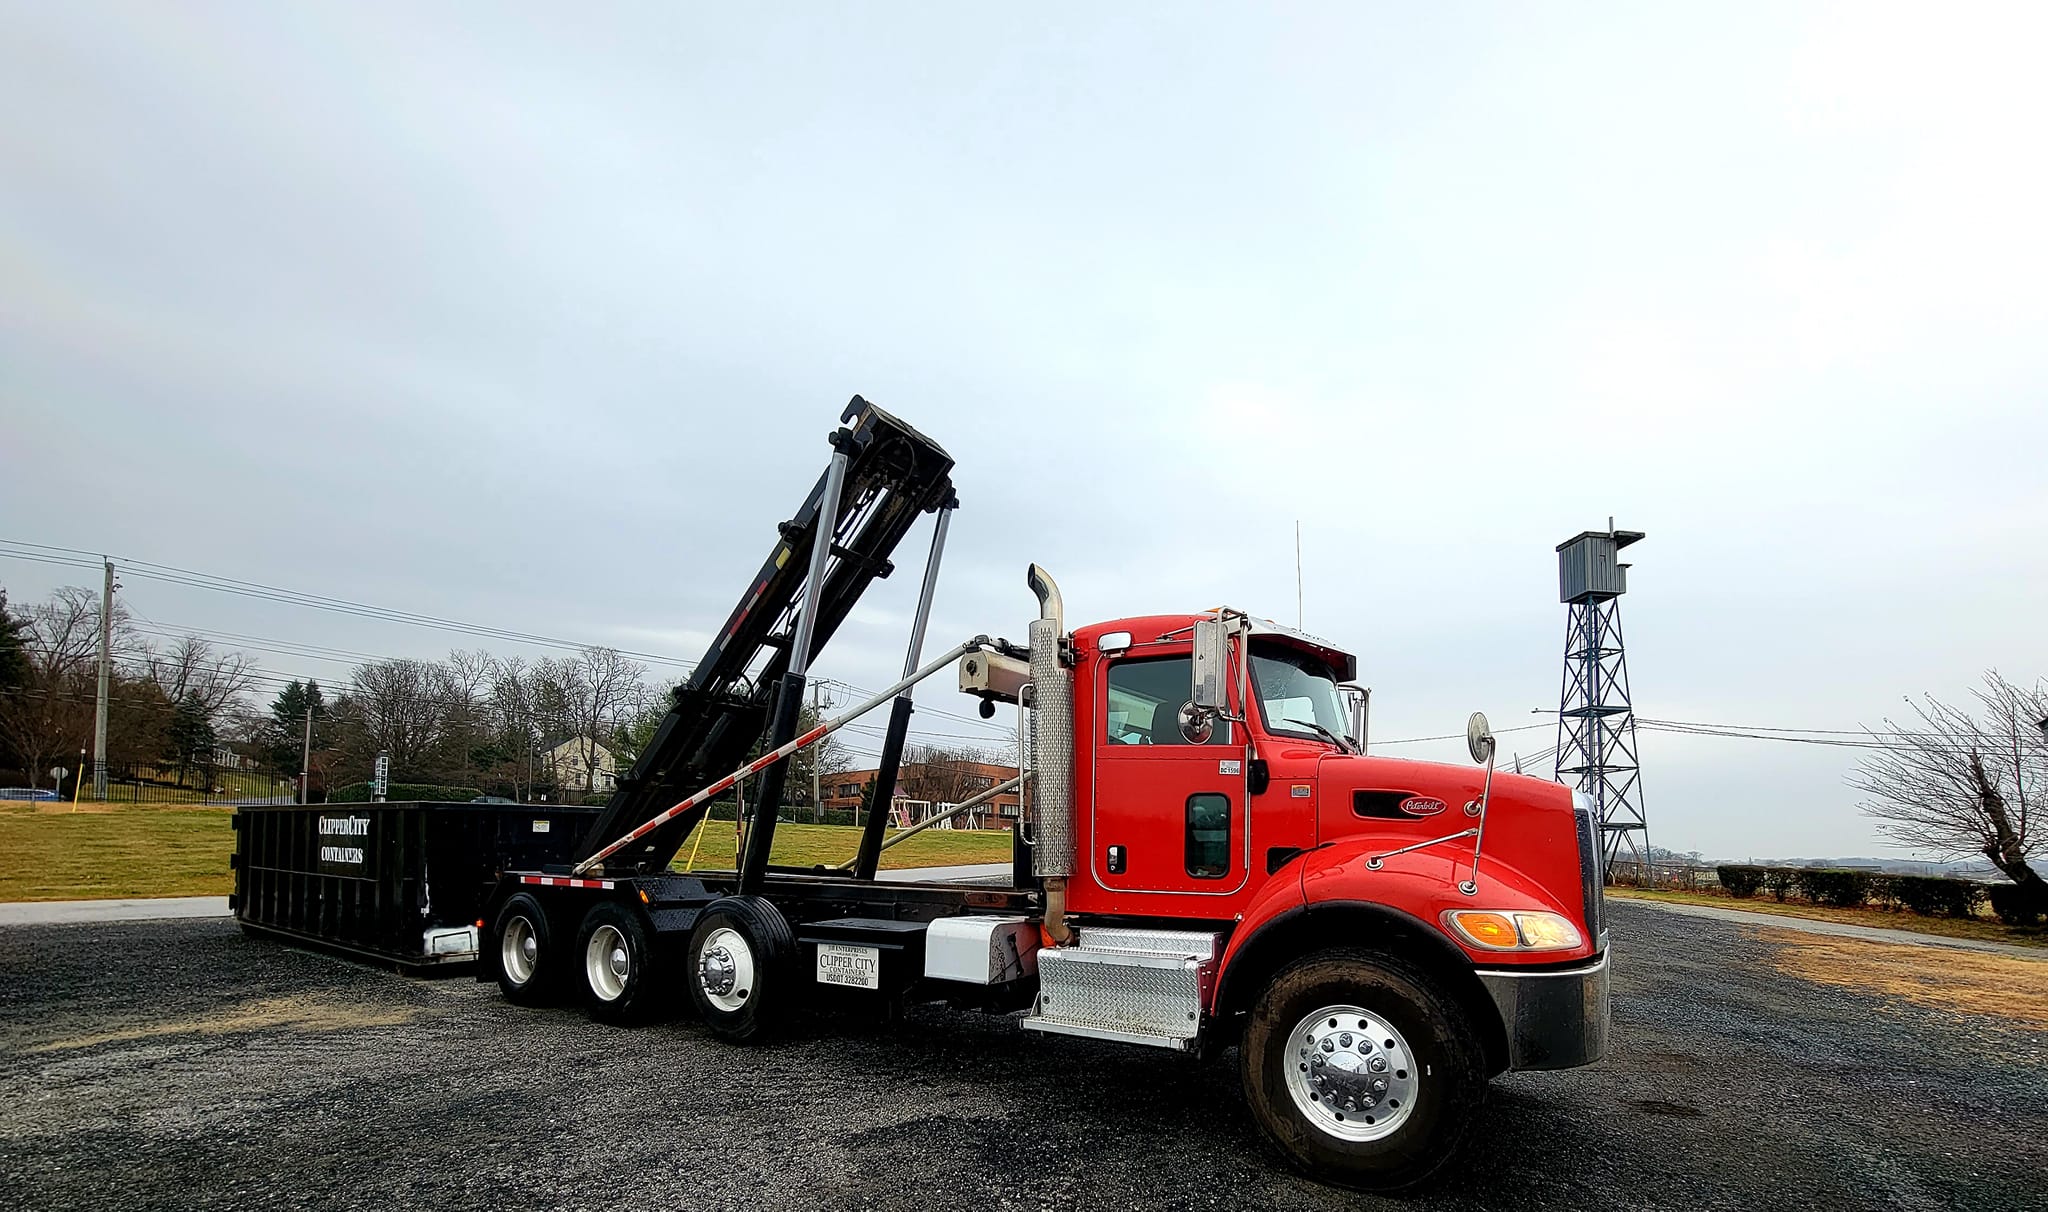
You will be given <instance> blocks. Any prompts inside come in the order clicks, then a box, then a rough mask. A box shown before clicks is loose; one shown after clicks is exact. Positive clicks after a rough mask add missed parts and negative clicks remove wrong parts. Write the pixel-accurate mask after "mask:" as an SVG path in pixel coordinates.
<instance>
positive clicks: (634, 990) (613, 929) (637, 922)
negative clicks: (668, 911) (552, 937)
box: [571, 901, 660, 1026]
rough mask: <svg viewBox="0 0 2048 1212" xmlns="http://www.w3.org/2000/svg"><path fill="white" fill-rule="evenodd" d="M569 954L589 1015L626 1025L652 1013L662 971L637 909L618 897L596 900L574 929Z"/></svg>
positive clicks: (606, 1021) (645, 926)
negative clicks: (660, 971) (657, 966)
mask: <svg viewBox="0 0 2048 1212" xmlns="http://www.w3.org/2000/svg"><path fill="white" fill-rule="evenodd" d="M571 955H572V958H573V960H574V966H575V968H576V971H577V974H578V975H579V976H580V977H581V982H580V984H581V987H582V991H583V1008H584V1010H585V1011H586V1012H587V1013H589V1015H590V1017H592V1018H594V1019H596V1020H598V1021H599V1022H604V1023H614V1024H617V1025H620V1026H625V1025H628V1024H632V1023H637V1022H641V1021H644V1020H645V1019H647V1018H648V1017H650V1016H651V1015H652V1014H653V1012H654V1010H655V1008H656V1006H657V1004H658V1003H659V1001H660V994H659V992H658V987H657V980H658V977H659V975H660V974H659V973H658V972H657V971H656V964H655V949H654V936H653V932H651V931H650V930H648V928H647V920H646V918H644V917H643V916H642V915H641V914H640V912H639V911H638V910H636V909H634V908H632V907H631V906H628V905H622V904H620V903H619V902H618V901H599V902H598V903H597V904H595V905H592V906H591V907H590V912H588V913H586V914H584V915H583V925H582V926H581V927H580V928H579V929H578V930H577V931H576V950H575V951H574V952H572V953H571Z"/></svg>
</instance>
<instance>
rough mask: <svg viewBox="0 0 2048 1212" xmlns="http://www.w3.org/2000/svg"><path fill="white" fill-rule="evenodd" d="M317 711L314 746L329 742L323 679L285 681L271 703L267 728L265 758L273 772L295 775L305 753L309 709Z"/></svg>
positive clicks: (314, 713) (265, 726) (315, 712)
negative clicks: (282, 687)
mask: <svg viewBox="0 0 2048 1212" xmlns="http://www.w3.org/2000/svg"><path fill="white" fill-rule="evenodd" d="M308 708H310V709H311V710H312V712H313V748H314V749H316V750H318V749H324V748H326V746H327V699H326V696H325V695H323V694H322V693H321V691H320V683H318V682H314V681H306V682H300V681H297V680H296V679H295V680H293V681H290V682H287V683H285V687H284V689H283V690H280V691H278V692H277V697H276V698H275V699H273V700H271V703H270V720H269V722H268V723H266V724H265V725H264V728H263V758H264V761H265V763H266V764H268V765H269V767H270V769H271V772H272V773H273V774H276V775H279V776H289V775H295V774H297V773H298V771H299V766H300V764H301V763H302V762H303V760H304V757H305V744H306V711H307V709H308Z"/></svg>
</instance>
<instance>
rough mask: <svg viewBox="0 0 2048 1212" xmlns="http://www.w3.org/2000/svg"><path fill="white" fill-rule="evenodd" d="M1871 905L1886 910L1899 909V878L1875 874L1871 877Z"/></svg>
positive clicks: (1879, 873)
mask: <svg viewBox="0 0 2048 1212" xmlns="http://www.w3.org/2000/svg"><path fill="white" fill-rule="evenodd" d="M1870 903H1871V904H1873V905H1877V906H1880V907H1881V908H1885V909H1897V908H1899V877H1898V876H1896V875H1885V874H1883V873H1881V872H1873V873H1872V874H1871V876H1870Z"/></svg>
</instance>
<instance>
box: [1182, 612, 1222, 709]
mask: <svg viewBox="0 0 2048 1212" xmlns="http://www.w3.org/2000/svg"><path fill="white" fill-rule="evenodd" d="M1229 667H1230V629H1229V628H1227V627H1225V626H1224V625H1223V620H1221V619H1200V620H1197V621H1196V623H1195V659H1194V675H1195V678H1194V686H1193V688H1192V689H1191V691H1190V693H1189V695H1188V702H1189V703H1190V704H1191V705H1192V706H1193V707H1194V709H1195V710H1196V711H1197V712H1212V711H1222V710H1223V709H1224V708H1225V707H1226V706H1228V703H1227V702H1226V701H1225V699H1224V694H1223V671H1224V670H1226V669H1228V668H1229Z"/></svg>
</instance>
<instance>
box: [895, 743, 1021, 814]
mask: <svg viewBox="0 0 2048 1212" xmlns="http://www.w3.org/2000/svg"><path fill="white" fill-rule="evenodd" d="M988 764H990V763H989V762H988V761H987V759H986V757H985V755H983V754H981V753H979V752H977V751H975V750H973V749H969V748H964V747H963V748H958V749H954V748H948V747H945V746H939V745H917V746H913V747H911V748H910V749H909V750H908V751H906V752H905V754H904V757H903V767H902V772H901V774H900V775H899V776H898V778H897V786H898V787H899V788H900V791H899V792H898V794H900V795H902V796H904V797H905V798H907V799H913V800H929V801H930V802H931V803H933V804H957V803H960V802H961V801H963V800H965V799H967V798H969V797H970V796H972V795H974V794H975V793H976V792H979V791H986V790H988V788H989V787H990V786H991V785H993V784H994V783H995V781H996V780H994V779H992V778H990V777H989V775H988V774H987V772H985V771H983V770H981V769H979V767H981V766H984V765H988Z"/></svg>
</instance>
